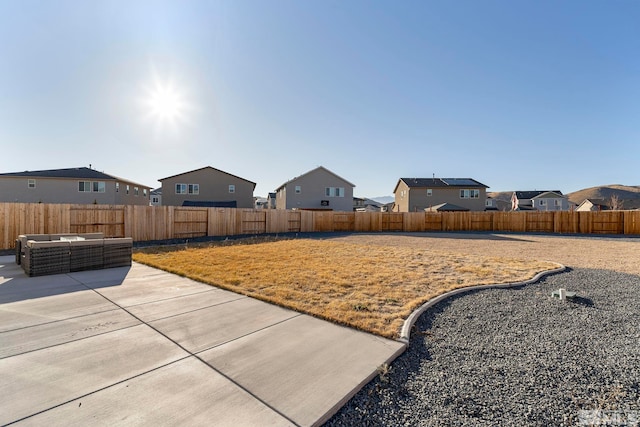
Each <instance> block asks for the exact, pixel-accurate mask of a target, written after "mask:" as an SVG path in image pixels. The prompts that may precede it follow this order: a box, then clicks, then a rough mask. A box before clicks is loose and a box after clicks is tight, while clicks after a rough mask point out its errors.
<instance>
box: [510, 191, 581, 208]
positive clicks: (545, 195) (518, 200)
mask: <svg viewBox="0 0 640 427" xmlns="http://www.w3.org/2000/svg"><path fill="white" fill-rule="evenodd" d="M570 206H571V205H570V202H569V199H567V197H566V196H564V195H563V194H562V192H561V191H560V190H552V191H549V190H545V191H538V190H535V191H514V192H513V195H512V196H511V210H514V211H526V210H529V211H530V210H536V211H568V210H569V209H570Z"/></svg>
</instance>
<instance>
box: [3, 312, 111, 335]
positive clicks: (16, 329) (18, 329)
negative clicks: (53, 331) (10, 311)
mask: <svg viewBox="0 0 640 427" xmlns="http://www.w3.org/2000/svg"><path fill="white" fill-rule="evenodd" d="M117 310H118V307H114V308H110V309H108V310H102V311H96V312H95V313H89V314H79V315H77V316H71V317H65V318H64V319H57V320H51V321H49V322H44V323H36V324H34V325H29V326H23V327H21V328H15V329H8V330H6V331H0V335H2V334H4V333H5V332H15V331H20V330H22V329H29V328H35V327H36V326H43V325H50V324H52V323H57V322H64V321H65V320H73V319H79V318H81V317H87V316H93V315H94V314H101V313H106V312H109V311H117Z"/></svg>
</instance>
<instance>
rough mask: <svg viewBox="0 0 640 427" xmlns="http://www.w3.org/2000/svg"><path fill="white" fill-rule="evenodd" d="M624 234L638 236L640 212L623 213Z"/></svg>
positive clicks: (639, 231) (639, 232)
mask: <svg viewBox="0 0 640 427" xmlns="http://www.w3.org/2000/svg"><path fill="white" fill-rule="evenodd" d="M624 234H640V211H625V212H624Z"/></svg>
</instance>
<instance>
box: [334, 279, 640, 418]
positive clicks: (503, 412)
mask: <svg viewBox="0 0 640 427" xmlns="http://www.w3.org/2000/svg"><path fill="white" fill-rule="evenodd" d="M561 287H562V288H566V289H568V290H570V291H576V292H577V297H576V298H574V300H573V301H567V302H561V301H559V300H558V299H555V298H552V297H551V292H552V291H554V290H557V289H558V288H561ZM639 307H640V276H638V275H630V274H624V273H618V272H614V271H608V270H593V269H575V270H568V271H567V272H565V273H560V274H556V275H552V276H547V277H545V278H544V279H542V280H540V281H539V282H538V283H535V284H530V285H524V286H520V287H517V288H509V289H486V290H472V291H468V292H466V293H464V294H460V295H457V296H453V297H450V298H448V299H446V300H443V301H441V302H439V303H437V304H436V305H434V306H433V307H431V308H430V309H429V310H427V311H426V312H425V313H424V314H423V315H422V316H420V318H419V319H418V320H417V322H416V323H415V328H414V331H413V332H412V334H411V339H410V345H409V348H408V349H407V350H406V352H405V353H404V354H402V355H401V356H400V357H398V358H397V359H396V360H395V361H394V362H393V363H392V364H391V366H390V367H388V370H387V369H384V368H383V369H381V372H380V375H379V376H378V377H377V378H376V379H374V380H373V381H372V382H370V383H369V384H367V385H366V386H365V387H364V388H363V389H362V390H360V391H359V392H358V393H357V394H356V395H355V396H354V397H353V398H352V399H351V400H350V401H349V402H348V403H347V404H346V405H345V406H344V407H343V408H342V409H341V410H340V411H338V412H337V413H336V414H335V415H334V416H333V417H332V418H331V419H330V420H329V421H328V422H327V423H326V424H325V425H327V426H354V425H363V426H375V425H384V426H387V425H388V426H398V425H405V426H436V425H437V426H442V425H481V426H498V425H500V426H506V425H509V426H523V425H527V426H549V425H554V426H569V425H593V424H596V425H604V424H605V421H606V420H607V418H606V417H609V418H608V420H609V421H610V422H609V424H608V425H637V423H638V421H640V308H639ZM595 410H603V411H604V412H594V411H595ZM594 417H595V418H594ZM598 417H600V418H598ZM612 417H613V418H612ZM612 419H613V422H614V423H611V420H612ZM598 423H599V424H598ZM616 423H617V424H616Z"/></svg>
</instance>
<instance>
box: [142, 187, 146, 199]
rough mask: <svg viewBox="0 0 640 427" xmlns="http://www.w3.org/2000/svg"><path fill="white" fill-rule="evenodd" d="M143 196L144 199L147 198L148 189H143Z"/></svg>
mask: <svg viewBox="0 0 640 427" xmlns="http://www.w3.org/2000/svg"><path fill="white" fill-rule="evenodd" d="M142 195H143V196H144V197H147V189H146V188H143V189H142Z"/></svg>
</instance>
